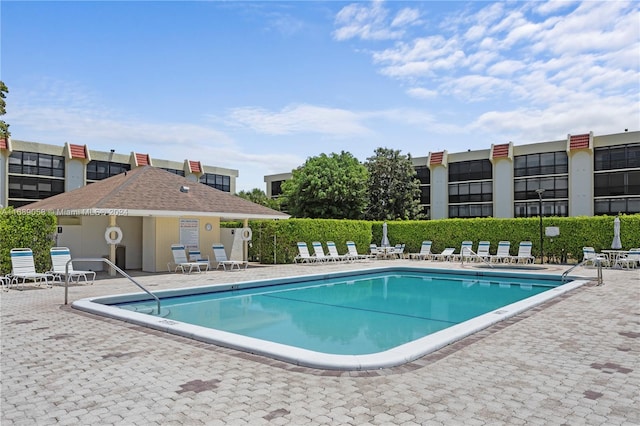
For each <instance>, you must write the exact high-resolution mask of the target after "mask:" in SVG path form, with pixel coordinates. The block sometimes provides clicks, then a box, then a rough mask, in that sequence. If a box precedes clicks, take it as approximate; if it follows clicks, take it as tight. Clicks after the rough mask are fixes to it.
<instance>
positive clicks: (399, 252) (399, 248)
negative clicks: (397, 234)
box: [391, 244, 405, 259]
mask: <svg viewBox="0 0 640 426" xmlns="http://www.w3.org/2000/svg"><path fill="white" fill-rule="evenodd" d="M404 248H405V245H404V244H396V246H395V247H394V248H393V251H392V252H391V256H393V257H397V258H398V259H402V258H404Z"/></svg>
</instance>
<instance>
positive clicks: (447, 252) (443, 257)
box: [433, 247, 456, 261]
mask: <svg viewBox="0 0 640 426" xmlns="http://www.w3.org/2000/svg"><path fill="white" fill-rule="evenodd" d="M455 251H456V249H455V248H453V247H447V248H446V249H444V250H442V253H436V254H434V255H433V260H439V261H448V260H453V258H454V256H455V255H454V252H455Z"/></svg>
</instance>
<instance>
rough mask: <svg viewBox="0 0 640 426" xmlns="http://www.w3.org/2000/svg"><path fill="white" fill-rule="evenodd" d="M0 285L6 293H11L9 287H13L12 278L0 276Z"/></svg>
mask: <svg viewBox="0 0 640 426" xmlns="http://www.w3.org/2000/svg"><path fill="white" fill-rule="evenodd" d="M0 284H2V289H3V290H4V291H9V286H10V285H11V278H10V277H9V276H7V275H3V276H0Z"/></svg>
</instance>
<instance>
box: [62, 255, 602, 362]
mask: <svg viewBox="0 0 640 426" xmlns="http://www.w3.org/2000/svg"><path fill="white" fill-rule="evenodd" d="M392 271H393V272H398V271H399V272H433V273H438V274H445V275H446V274H449V275H468V276H472V277H487V276H504V275H508V276H510V277H521V278H535V279H537V280H554V281H556V282H557V280H558V278H560V277H559V275H558V274H537V273H536V274H532V273H521V272H513V271H511V272H508V273H507V272H504V271H487V270H473V271H462V270H450V269H440V268H431V267H426V268H425V267H405V266H402V267H380V268H373V269H363V270H360V269H358V270H351V271H344V272H332V273H321V274H312V275H304V276H291V277H284V278H275V279H268V280H256V281H244V282H238V283H233V284H214V285H207V286H200V287H191V288H181V289H169V290H161V291H157V292H154V294H156V295H157V296H159V297H161V298H162V297H171V296H182V295H187V294H189V295H191V294H200V293H207V292H212V291H227V290H239V289H243V288H252V287H257V286H259V285H258V284H260V286H266V285H278V284H284V283H290V282H291V281H296V282H304V281H312V280H318V279H323V278H339V277H348V276H351V275H361V274H376V273H384V272H392ZM569 278H570V279H571V281H569V282H567V283H566V284H562V285H560V286H558V287H554V288H552V289H550V290H548V291H545V292H543V293H540V294H537V295H534V296H531V297H528V298H526V299H523V300H520V301H518V302H515V303H512V304H509V305H506V306H504V307H501V308H498V309H496V310H493V311H491V312H488V313H486V314H483V315H480V316H477V317H475V318H472V319H470V320H467V321H464V322H462V323H460V324H456V325H454V326H451V327H448V328H446V329H444V330H441V331H438V332H435V333H432V334H430V335H427V336H425V337H422V338H420V339H417V340H414V341H411V342H408V343H405V344H403V345H400V346H397V347H395V348H392V349H389V350H386V351H382V352H378V353H373V354H365V355H337V354H326V353H321V352H315V351H311V350H307V349H302V348H296V347H293V346H288V345H284V344H280V343H275V342H269V341H265V340H260V339H256V338H252V337H247V336H241V335H237V334H233V333H229V332H225V331H221V330H215V329H210V328H206V327H201V326H197V325H191V324H186V323H182V322H179V321H174V320H169V319H165V318H162V317H154V316H150V315H146V314H143V313H139V312H133V311H128V310H125V309H119V308H116V307H113V306H109V305H108V303H111V304H113V303H119V302H131V301H136V300H149V298H148V296H147V295H146V294H144V293H126V294H119V295H112V296H101V297H92V298H86V299H81V300H78V301H75V302H73V303H72V307H73V308H75V309H78V310H81V311H85V312H89V313H93V314H97V315H101V316H105V317H108V318H113V319H117V320H121V321H125V322H128V323H133V324H136V325H139V326H144V327H148V328H150V329H154V330H158V331H162V332H166V333H170V334H174V335H178V336H182V337H186V338H190V339H193V340H196V341H200V342H205V343H210V344H215V345H218V346H222V347H226V348H231V349H235V350H239V351H243V352H247V353H252V354H257V355H262V356H266V357H269V358H273V359H277V360H280V361H284V362H287V363H290V364H293V365H298V366H303V367H309V368H316V369H323V370H347V371H358V370H373V369H381V368H390V367H397V366H400V365H402V364H406V363H409V362H411V361H414V360H416V359H418V358H421V357H423V356H425V355H427V354H430V353H432V352H435V351H437V350H438V349H441V348H443V347H444V346H447V345H449V344H451V343H454V342H456V341H459V340H461V339H463V338H465V337H467V336H469V335H472V334H474V333H476V332H478V331H480V330H483V329H486V328H488V327H490V326H492V325H494V324H496V323H498V322H500V321H503V320H505V319H508V318H511V317H513V316H515V315H518V314H520V313H522V312H524V311H526V310H528V309H531V308H533V307H535V306H538V305H540V304H542V303H544V302H546V301H548V300H551V299H553V298H555V297H557V296H559V295H562V294H564V293H567V292H569V291H572V290H574V289H576V288H579V287H581V286H583V285H585V284H586V283H588V282H589V281H590V280H589V279H586V278H583V277H569Z"/></svg>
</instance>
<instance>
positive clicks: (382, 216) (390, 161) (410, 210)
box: [365, 148, 421, 220]
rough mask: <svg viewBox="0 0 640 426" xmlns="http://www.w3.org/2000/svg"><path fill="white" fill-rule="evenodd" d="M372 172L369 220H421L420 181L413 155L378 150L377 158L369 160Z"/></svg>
mask: <svg viewBox="0 0 640 426" xmlns="http://www.w3.org/2000/svg"><path fill="white" fill-rule="evenodd" d="M365 166H366V167H367V169H368V170H369V207H368V209H367V213H366V218H367V219H370V220H394V219H419V218H420V217H421V212H420V206H419V204H420V181H419V180H418V179H417V178H416V170H415V169H414V167H413V164H412V163H411V154H409V155H401V154H400V151H398V150H392V149H388V148H378V149H376V150H375V156H373V157H369V158H367V161H366V162H365Z"/></svg>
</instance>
